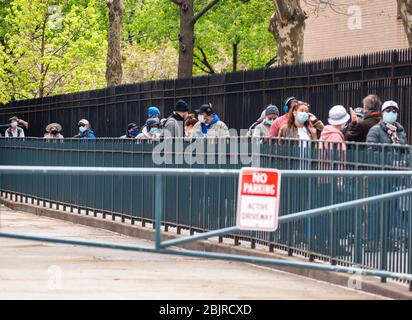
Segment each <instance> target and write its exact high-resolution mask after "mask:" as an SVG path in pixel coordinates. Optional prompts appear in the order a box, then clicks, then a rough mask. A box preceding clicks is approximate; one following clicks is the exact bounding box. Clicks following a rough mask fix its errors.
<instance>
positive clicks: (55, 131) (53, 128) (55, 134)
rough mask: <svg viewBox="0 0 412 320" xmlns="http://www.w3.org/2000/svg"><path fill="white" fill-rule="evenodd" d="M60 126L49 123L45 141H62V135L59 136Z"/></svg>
mask: <svg viewBox="0 0 412 320" xmlns="http://www.w3.org/2000/svg"><path fill="white" fill-rule="evenodd" d="M61 131H62V126H61V125H60V124H59V123H50V124H49V125H48V126H47V127H46V134H45V135H44V138H45V139H63V138H64V137H63V135H61V134H60V132H61Z"/></svg>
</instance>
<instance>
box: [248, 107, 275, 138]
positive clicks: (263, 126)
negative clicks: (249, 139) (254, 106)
mask: <svg viewBox="0 0 412 320" xmlns="http://www.w3.org/2000/svg"><path fill="white" fill-rule="evenodd" d="M278 117H279V109H278V107H276V106H275V105H269V106H268V107H267V108H266V110H265V118H264V119H263V121H262V122H261V123H260V124H259V125H257V126H256V127H255V128H254V129H253V135H252V136H253V137H255V138H264V137H267V136H268V135H269V130H270V127H271V126H272V124H273V122H274V121H275V120H276V119H277V118H278Z"/></svg>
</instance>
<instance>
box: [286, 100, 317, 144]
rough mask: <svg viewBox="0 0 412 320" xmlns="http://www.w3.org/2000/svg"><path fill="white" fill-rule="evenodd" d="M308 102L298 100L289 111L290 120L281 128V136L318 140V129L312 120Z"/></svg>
mask: <svg viewBox="0 0 412 320" xmlns="http://www.w3.org/2000/svg"><path fill="white" fill-rule="evenodd" d="M309 118H310V115H309V108H308V105H307V103H304V102H302V101H299V102H297V103H296V104H294V105H293V106H292V108H291V109H290V111H289V116H288V121H287V122H286V124H284V125H283V126H282V127H281V128H280V130H279V137H280V138H291V139H299V140H317V134H316V129H315V128H314V127H313V124H312V122H311V121H310V119H309Z"/></svg>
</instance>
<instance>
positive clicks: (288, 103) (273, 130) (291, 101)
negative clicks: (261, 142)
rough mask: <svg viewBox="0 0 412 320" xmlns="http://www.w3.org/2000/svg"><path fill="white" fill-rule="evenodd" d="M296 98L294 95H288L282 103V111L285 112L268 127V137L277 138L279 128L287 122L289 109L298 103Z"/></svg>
mask: <svg viewBox="0 0 412 320" xmlns="http://www.w3.org/2000/svg"><path fill="white" fill-rule="evenodd" d="M298 102H299V101H298V100H297V99H296V98H295V97H289V98H287V99H286V100H285V102H284V103H283V111H284V112H285V114H284V115H283V116H281V117H279V118H277V119H276V120H275V121H274V122H273V124H272V125H271V127H270V130H269V137H270V138H277V137H278V136H279V130H280V128H281V127H282V126H283V125H285V124H286V123H287V122H288V119H289V110H290V109H293V108H294V107H296V105H297V104H298Z"/></svg>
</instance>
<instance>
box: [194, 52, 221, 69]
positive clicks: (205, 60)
mask: <svg viewBox="0 0 412 320" xmlns="http://www.w3.org/2000/svg"><path fill="white" fill-rule="evenodd" d="M197 49H198V50H199V51H200V53H201V54H202V58H200V57H199V56H198V55H197V54H196V53H195V54H193V56H194V57H195V58H196V59H197V60H199V62H200V63H201V64H203V65H204V66H205V67H206V68H207V70H205V69H204V68H202V67H200V66H199V65H198V64H196V62H194V65H195V66H197V67H198V68H199V69H201V70H202V71H204V72H206V73H210V74H215V73H216V72H215V70H214V69H213V67H212V66H211V64H210V63H209V61H208V60H207V56H206V53H205V51H204V50H203V49H202V48H201V47H197Z"/></svg>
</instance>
